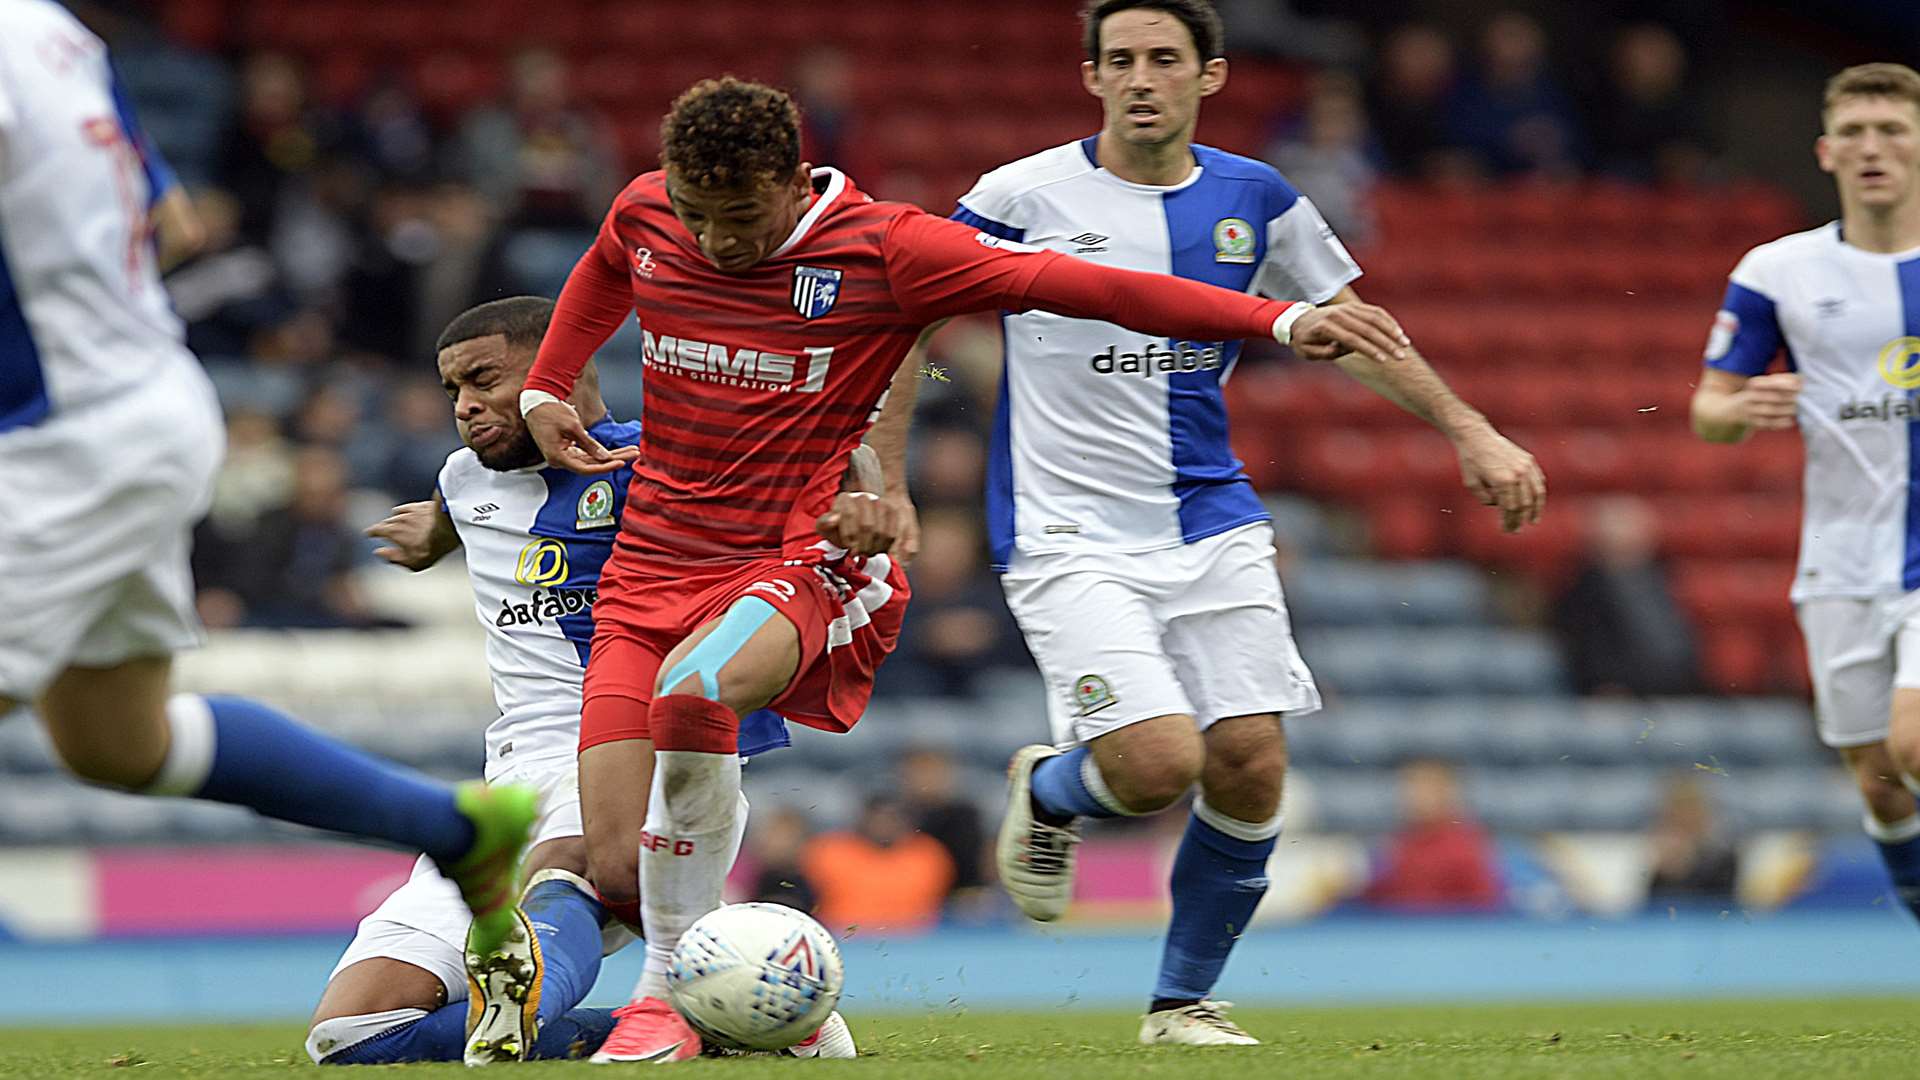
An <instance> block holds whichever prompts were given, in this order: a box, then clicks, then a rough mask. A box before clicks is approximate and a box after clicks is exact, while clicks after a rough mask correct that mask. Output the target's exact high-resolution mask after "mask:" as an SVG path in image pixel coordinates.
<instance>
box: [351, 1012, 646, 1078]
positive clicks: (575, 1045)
mask: <svg viewBox="0 0 1920 1080" xmlns="http://www.w3.org/2000/svg"><path fill="white" fill-rule="evenodd" d="M612 1030H613V1012H612V1011H611V1010H609V1009H574V1010H572V1011H570V1012H567V1013H564V1014H563V1015H561V1016H559V1017H557V1018H556V1019H555V1020H554V1021H553V1022H552V1023H550V1024H543V1025H542V1026H541V1029H540V1036H539V1038H537V1039H535V1040H534V1041H533V1051H532V1053H531V1054H529V1055H528V1056H529V1057H532V1058H574V1057H585V1056H587V1055H588V1054H591V1053H593V1052H594V1051H595V1050H598V1049H600V1044H601V1043H603V1042H606V1041H607V1033H608V1032H610V1031H612ZM466 1045H467V1003H466V1002H464V1001H461V1002H455V1003H454V1004H452V1005H442V1006H441V1007H439V1008H438V1009H435V1010H434V1011H432V1012H430V1013H428V1014H427V1015H425V1016H423V1017H421V1018H420V1019H418V1020H415V1021H413V1022H411V1023H407V1024H402V1025H400V1026H399V1027H396V1028H393V1029H391V1030H388V1031H383V1032H381V1033H380V1034H378V1035H375V1036H374V1037H373V1038H371V1039H368V1040H366V1041H364V1042H357V1043H354V1044H353V1045H352V1046H349V1047H347V1048H345V1049H343V1050H336V1051H334V1052H333V1053H331V1054H328V1055H327V1056H326V1057H325V1058H323V1059H322V1060H321V1062H320V1063H321V1064H322V1065H402V1064H406V1063H408V1062H414V1061H459V1060H460V1054H461V1051H463V1050H465V1049H466Z"/></svg>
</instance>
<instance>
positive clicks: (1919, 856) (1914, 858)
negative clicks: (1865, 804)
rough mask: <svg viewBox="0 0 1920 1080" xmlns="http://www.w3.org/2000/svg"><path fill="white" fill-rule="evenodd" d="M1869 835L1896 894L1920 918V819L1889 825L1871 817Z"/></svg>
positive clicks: (1909, 819) (1868, 822)
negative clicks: (1885, 866)
mask: <svg viewBox="0 0 1920 1080" xmlns="http://www.w3.org/2000/svg"><path fill="white" fill-rule="evenodd" d="M1867 835H1869V836H1871V837H1873V843H1874V846H1875V847H1877V848H1879V849H1880V861H1881V862H1884V863H1886V864H1887V876H1889V877H1891V878H1893V892H1894V895H1895V896H1898V897H1899V898H1900V902H1901V903H1903V904H1905V905H1907V910H1908V911H1911V912H1913V914H1914V916H1915V917H1916V918H1920V816H1915V817H1910V818H1908V819H1907V820H1906V821H1903V822H1895V823H1894V824H1892V825H1890V826H1889V825H1882V824H1880V823H1879V822H1878V821H1875V820H1874V819H1873V818H1872V817H1871V816H1869V817H1868V818H1867Z"/></svg>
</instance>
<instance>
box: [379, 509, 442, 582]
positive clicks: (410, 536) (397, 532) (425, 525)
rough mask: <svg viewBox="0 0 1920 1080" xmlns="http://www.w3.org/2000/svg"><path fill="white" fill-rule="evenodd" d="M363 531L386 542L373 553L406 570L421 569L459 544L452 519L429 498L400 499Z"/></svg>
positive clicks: (439, 558) (435, 561)
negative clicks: (382, 516) (399, 501)
mask: <svg viewBox="0 0 1920 1080" xmlns="http://www.w3.org/2000/svg"><path fill="white" fill-rule="evenodd" d="M367 535H368V536H371V537H373V538H375V539H378V540H385V541H386V542H387V546H386V547H379V548H375V549H373V553H374V554H375V555H378V556H379V557H380V558H382V559H385V560H387V561H388V562H390V563H392V564H394V565H395V566H404V567H406V568H407V569H409V570H425V569H426V568H427V567H429V566H432V565H433V564H434V563H437V562H439V561H440V560H441V559H442V558H443V557H445V556H446V554H447V552H449V551H452V550H453V549H454V548H456V547H459V546H460V537H459V535H458V534H457V533H455V532H454V531H453V522H452V520H451V519H449V518H448V517H447V515H445V514H443V513H441V512H440V506H439V504H438V503H436V502H434V501H433V500H432V499H428V500H427V501H425V502H410V503H401V504H400V505H399V506H396V507H394V508H393V512H392V513H391V514H388V515H387V518H386V520H384V521H382V522H380V524H378V525H373V526H369V527H368V528H367Z"/></svg>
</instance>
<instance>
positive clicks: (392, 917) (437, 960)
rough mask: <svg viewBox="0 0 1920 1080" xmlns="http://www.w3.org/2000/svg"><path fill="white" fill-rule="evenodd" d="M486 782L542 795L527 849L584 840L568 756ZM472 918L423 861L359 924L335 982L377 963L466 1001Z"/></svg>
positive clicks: (576, 773)
mask: <svg viewBox="0 0 1920 1080" xmlns="http://www.w3.org/2000/svg"><path fill="white" fill-rule="evenodd" d="M487 782H488V783H494V784H531V785H532V786H533V787H535V788H537V789H538V790H539V792H540V819H539V821H537V822H535V823H534V827H533V842H532V843H531V844H530V845H528V846H529V849H531V848H533V847H537V846H539V845H541V844H544V843H546V842H547V841H549V840H564V839H566V838H568V837H573V836H580V835H582V830H581V827H580V766H579V763H578V762H577V761H576V760H575V759H574V757H573V756H572V755H565V756H552V757H544V758H538V759H532V760H526V761H515V762H514V763H512V764H511V765H507V766H501V767H499V768H497V769H494V768H489V769H488V770H487ZM472 922H473V915H472V913H471V912H469V911H468V910H467V905H466V901H464V900H462V899H460V890H459V888H458V887H456V886H455V885H454V884H453V882H451V881H448V880H447V879H446V878H444V877H441V876H440V871H439V869H438V868H436V867H435V866H434V864H433V860H432V859H429V858H427V857H426V856H425V855H422V856H420V861H419V862H416V863H414V864H413V876H411V877H409V878H408V879H407V881H406V884H404V885H402V886H400V887H399V888H398V889H395V890H394V891H393V892H392V894H390V895H389V896H388V897H387V898H386V899H385V900H383V901H381V902H380V906H379V907H377V908H375V909H374V910H373V914H371V915H368V916H367V917H366V918H364V919H362V920H360V929H359V932H358V933H356V934H355V935H354V938H353V941H352V942H351V943H349V944H348V945H347V951H346V952H345V953H343V954H342V955H341V957H340V962H339V963H337V964H335V965H333V975H329V976H327V978H328V979H332V978H333V976H334V975H338V974H340V972H341V971H343V970H344V969H346V968H347V967H349V966H351V965H353V964H357V963H359V962H360V961H362V960H371V959H374V958H376V957H382V958H385V959H389V960H399V961H402V962H404V963H408V964H412V965H413V966H414V967H417V968H424V969H426V970H427V971H430V972H432V973H433V974H435V975H437V976H439V978H440V982H441V984H442V985H444V986H445V987H446V988H447V1001H449V1002H455V1001H465V1000H466V999H467V969H466V962H465V951H466V945H467V927H468V926H469V925H471V924H472Z"/></svg>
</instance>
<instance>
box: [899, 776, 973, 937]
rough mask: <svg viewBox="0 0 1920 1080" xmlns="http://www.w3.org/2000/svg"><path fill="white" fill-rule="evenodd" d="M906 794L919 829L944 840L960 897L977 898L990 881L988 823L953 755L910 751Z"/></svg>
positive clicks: (966, 900)
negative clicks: (962, 782)
mask: <svg viewBox="0 0 1920 1080" xmlns="http://www.w3.org/2000/svg"><path fill="white" fill-rule="evenodd" d="M900 794H901V796H902V797H903V798H904V799H905V800H906V807H907V812H908V814H909V815H910V816H911V817H912V819H913V825H914V828H915V829H916V830H918V831H919V832H920V833H922V834H923V835H926V836H931V837H933V838H934V839H935V840H937V841H939V842H940V846H941V847H943V848H945V849H947V857H948V858H950V859H952V860H953V894H954V897H953V898H954V900H955V901H956V902H958V903H970V902H976V898H977V897H978V896H979V895H980V894H982V893H984V892H985V890H984V888H983V886H985V885H986V883H987V877H986V872H985V868H986V866H987V860H986V852H987V828H986V823H985V822H984V821H982V820H981V818H980V807H979V806H978V805H977V804H975V803H974V801H973V800H972V799H970V798H968V797H967V796H966V795H965V794H963V793H962V792H961V791H960V781H959V777H958V775H957V772H956V769H955V765H954V761H953V756H952V755H951V754H948V753H947V752H945V751H944V750H935V749H931V748H926V749H920V750H913V751H910V752H908V753H907V754H906V756H905V757H903V758H901V760H900ZM988 899H991V898H990V897H989V898H988Z"/></svg>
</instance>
